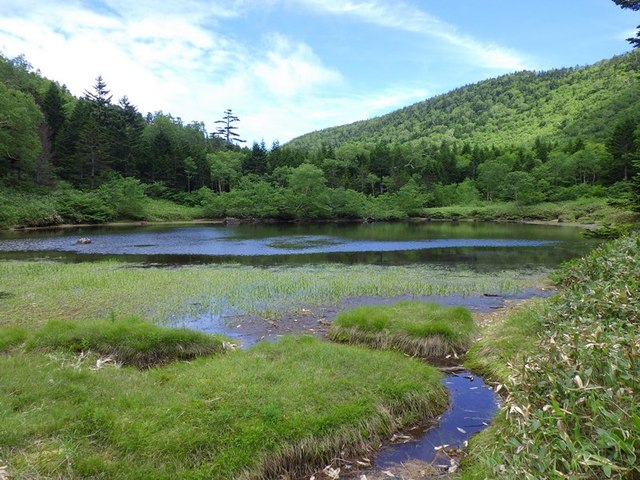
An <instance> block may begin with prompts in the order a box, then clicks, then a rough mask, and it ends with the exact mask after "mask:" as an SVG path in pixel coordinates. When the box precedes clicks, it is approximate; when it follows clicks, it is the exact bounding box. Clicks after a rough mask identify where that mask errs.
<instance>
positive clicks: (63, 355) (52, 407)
mask: <svg viewBox="0 0 640 480" xmlns="http://www.w3.org/2000/svg"><path fill="white" fill-rule="evenodd" d="M79 358H80V357H78V356H77V355H74V354H72V353H70V352H68V351H67V350H65V349H62V350H60V349H56V350H52V351H43V350H40V349H35V350H29V351H22V352H20V353H14V354H13V355H0V371H2V372H11V375H0V417H1V418H2V419H3V420H2V422H0V458H2V459H3V462H4V463H5V464H7V465H8V473H9V475H10V476H11V478H69V479H74V478H95V477H103V478H112V479H125V478H126V479H129V478H154V479H173V478H209V479H213V480H218V479H231V478H244V479H265V480H266V479H273V478H279V476H280V474H283V475H284V474H286V475H288V476H287V478H298V477H301V476H305V475H307V476H310V475H311V474H312V473H313V471H314V468H319V469H322V467H324V466H325V465H326V464H328V463H329V462H330V461H331V460H333V459H334V458H336V457H340V456H342V455H343V454H349V453H364V452H366V451H368V450H369V449H370V448H371V447H372V446H377V444H378V442H379V440H380V438H382V437H383V436H385V435H386V434H388V433H389V432H391V431H392V430H393V429H395V428H396V427H399V426H403V425H407V424H409V423H412V422H415V421H417V420H420V419H423V418H425V417H432V416H435V415H438V414H439V413H441V412H442V410H443V409H444V408H445V406H446V403H447V400H446V393H445V391H444V389H443V387H442V386H441V384H440V378H441V376H440V374H439V372H437V370H435V369H434V368H432V367H429V366H428V365H425V364H424V363H422V362H420V361H418V360H414V359H410V358H406V357H405V356H403V355H401V354H399V353H397V352H381V351H370V350H367V349H364V348H357V347H349V346H343V345H335V344H329V343H326V342H321V341H319V340H316V339H313V338H310V337H298V338H295V337H285V338H283V339H281V340H280V341H278V342H275V343H268V342H264V343H261V344H258V345H256V346H255V347H253V348H251V349H249V350H247V351H237V352H232V353H229V354H227V355H221V356H215V357H205V358H199V359H196V360H194V361H191V362H174V363H170V364H167V365H165V366H163V367H160V368H154V369H146V370H139V369H136V368H128V367H122V368H112V367H104V368H101V369H95V368H94V365H95V357H93V358H91V357H84V359H82V358H80V359H79Z"/></svg>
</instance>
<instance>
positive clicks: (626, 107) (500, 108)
mask: <svg viewBox="0 0 640 480" xmlns="http://www.w3.org/2000/svg"><path fill="white" fill-rule="evenodd" d="M639 69H640V52H638V51H633V52H631V53H628V54H626V55H622V56H618V57H614V58H612V59H610V60H604V61H601V62H599V63H597V64H595V65H591V66H587V67H575V68H563V69H559V70H550V71H547V72H531V71H523V72H518V73H513V74H509V75H503V76H501V77H498V78H494V79H490V80H485V81H482V82H479V83H476V84H473V85H468V86H465V87H462V88H458V89H456V90H454V91H452V92H449V93H445V94H443V95H438V96H436V97H433V98H430V99H428V100H426V101H423V102H419V103H416V104H413V105H411V106H408V107H405V108H402V109H400V110H397V111H394V112H392V113H389V114H387V115H383V116H381V117H377V118H373V119H370V120H364V121H359V122H355V123H352V124H349V125H343V126H339V127H332V128H328V129H325V130H321V131H316V132H313V133H308V134H306V135H303V136H301V137H298V138H296V139H294V140H292V141H291V142H290V143H289V144H288V145H290V146H291V147H295V148H302V149H319V148H321V147H323V146H331V147H333V148H336V147H338V146H340V145H342V144H345V143H359V144H364V145H375V144H377V143H380V142H382V143H399V144H405V143H410V144H416V143H420V142H425V141H426V142H428V143H432V144H440V143H441V142H442V141H447V142H452V143H453V142H469V143H472V144H474V145H478V146H489V147H490V146H498V147H505V146H511V145H532V144H533V142H534V141H535V139H536V138H543V139H547V140H553V141H566V140H569V139H574V138H575V137H577V136H583V137H584V138H589V139H591V140H594V141H605V140H606V138H607V135H608V134H610V133H611V129H612V128H613V125H614V124H615V122H616V121H617V120H618V119H619V118H621V117H624V116H627V115H632V116H635V115H636V114H637V112H638V111H640V108H639V107H640V89H639V88H638V84H637V78H638V72H639Z"/></svg>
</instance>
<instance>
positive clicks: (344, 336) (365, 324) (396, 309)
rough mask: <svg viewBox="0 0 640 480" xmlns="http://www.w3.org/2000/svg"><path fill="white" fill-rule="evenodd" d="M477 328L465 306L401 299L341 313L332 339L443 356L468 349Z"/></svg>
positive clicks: (411, 353) (332, 326) (333, 327)
mask: <svg viewBox="0 0 640 480" xmlns="http://www.w3.org/2000/svg"><path fill="white" fill-rule="evenodd" d="M473 330H474V327H473V318H472V317H471V312H469V310H467V309H466V308H464V307H444V306H441V305H438V304H435V303H426V302H399V303H396V304H393V305H387V306H375V307H374V306H363V307H358V308H355V309H352V310H347V311H344V312H342V313H340V314H339V315H338V316H337V317H336V319H335V320H334V321H333V323H332V325H331V328H330V329H329V339H331V340H333V341H337V342H341V343H350V344H361V345H367V346H370V347H372V348H380V349H391V350H399V351H402V352H405V353H407V354H409V355H412V356H418V357H426V358H431V357H440V358H442V357H445V356H452V355H456V354H457V353H462V352H464V351H466V350H467V348H469V345H470V344H471V335H472V333H473Z"/></svg>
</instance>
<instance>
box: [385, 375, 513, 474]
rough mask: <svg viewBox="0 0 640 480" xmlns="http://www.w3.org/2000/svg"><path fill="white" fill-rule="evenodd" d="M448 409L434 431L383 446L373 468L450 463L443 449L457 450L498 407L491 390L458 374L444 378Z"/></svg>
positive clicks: (468, 376)
mask: <svg viewBox="0 0 640 480" xmlns="http://www.w3.org/2000/svg"><path fill="white" fill-rule="evenodd" d="M444 384H445V386H446V387H447V390H448V391H449V396H450V405H449V409H448V410H447V411H446V412H445V413H444V414H443V415H442V416H441V417H440V418H439V419H438V424H437V426H436V427H434V428H430V429H428V430H426V431H425V432H424V433H422V434H421V435H418V438H416V439H414V440H411V441H408V442H407V443H400V444H392V445H387V446H385V447H383V448H382V449H381V450H380V452H379V453H378V454H377V456H376V460H375V469H376V470H384V469H385V468H387V467H390V466H393V465H398V464H401V463H403V462H407V461H409V460H415V459H419V460H422V461H425V462H434V463H435V464H444V465H448V464H449V459H448V457H447V455H446V453H445V451H446V449H450V448H454V449H456V448H457V449H459V448H462V447H463V446H464V443H465V442H466V441H467V440H469V438H470V437H471V435H473V434H474V433H477V432H479V431H481V430H483V429H485V428H486V427H487V426H488V425H489V424H490V423H491V421H492V419H493V416H494V415H495V413H496V412H497V410H498V407H499V405H500V403H499V399H498V396H497V395H496V394H495V393H494V391H493V389H492V388H491V387H490V386H488V385H486V384H485V383H484V382H483V381H482V379H481V378H480V377H478V376H476V375H474V374H473V373H470V372H466V371H461V372H457V373H455V374H451V375H447V376H446V377H445V379H444Z"/></svg>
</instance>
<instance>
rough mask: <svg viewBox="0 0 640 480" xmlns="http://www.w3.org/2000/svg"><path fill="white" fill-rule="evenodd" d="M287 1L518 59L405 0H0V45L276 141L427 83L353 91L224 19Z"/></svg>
mask: <svg viewBox="0 0 640 480" xmlns="http://www.w3.org/2000/svg"><path fill="white" fill-rule="evenodd" d="M16 3H17V4H18V5H9V4H16ZM292 5H293V6H294V7H297V10H300V5H304V7H305V8H304V9H303V11H305V12H306V13H309V11H314V12H323V13H324V14H330V15H347V16H350V17H351V18H353V19H355V20H356V21H359V22H365V23H368V24H374V25H378V26H380V27H383V28H391V29H396V30H402V31H409V32H413V33H415V34H417V35H421V36H425V37H430V38H436V39H439V40H441V41H442V42H444V43H445V44H447V45H449V46H451V47H452V48H454V49H457V50H458V51H459V52H461V53H460V55H464V56H465V57H467V58H466V61H473V62H477V63H480V64H482V65H483V66H484V67H490V68H495V69H502V70H503V71H504V70H516V69H520V68H522V67H523V66H525V62H524V60H523V59H522V58H521V57H520V56H519V55H518V54H516V53H514V52H510V51H508V50H507V49H504V48H501V47H498V46H492V45H489V44H484V43H481V42H478V41H476V40H475V39H473V38H471V37H468V36H465V35H460V34H459V32H457V30H456V29H455V27H453V26H452V25H449V24H447V23H445V22H442V21H441V20H439V19H438V18H435V17H433V16H431V15H429V14H428V13H427V12H425V11H422V10H419V9H417V8H415V7H412V6H411V5H409V4H407V3H404V2H393V6H392V5H391V3H387V2H383V1H382V0H370V1H364V0H362V1H347V2H344V1H337V0H262V1H258V0H224V1H223V0H183V1H181V2H158V1H157V0H137V1H133V2H132V1H131V0H91V1H87V0H23V1H21V2H15V1H11V0H0V50H1V51H2V52H3V53H5V54H6V55H8V56H15V55H18V54H22V53H23V54H25V55H26V57H27V59H28V60H29V61H30V62H31V63H32V64H33V65H34V66H36V67H37V68H40V69H41V70H42V72H43V74H44V75H46V76H47V77H49V78H52V79H55V80H58V81H60V82H61V83H64V84H66V85H67V86H68V88H69V89H70V90H71V91H72V93H74V94H76V95H82V92H83V91H84V90H87V89H90V88H91V85H92V84H93V83H94V80H95V77H96V76H97V75H99V74H100V75H102V76H103V77H104V79H105V80H106V81H107V83H108V87H109V88H110V89H111V93H112V94H113V95H114V98H116V99H117V98H119V97H121V96H123V95H127V96H128V97H129V98H130V100H131V101H132V102H133V103H134V104H136V105H138V107H139V109H140V110H141V111H142V112H146V111H157V110H162V111H164V112H170V113H172V114H173V115H175V116H181V117H182V118H183V119H185V121H191V120H197V121H205V123H206V124H207V125H210V126H211V128H212V126H213V121H214V120H216V119H218V118H219V117H220V116H221V115H222V113H223V112H224V110H225V109H227V108H233V110H234V112H235V113H237V114H238V115H239V116H240V117H241V133H242V135H243V136H244V137H245V138H247V139H248V140H250V141H251V140H260V139H261V138H264V139H265V140H267V141H271V140H273V139H276V138H278V139H280V140H281V141H286V140H289V139H291V138H293V137H295V136H297V135H300V134H303V133H305V132H307V131H311V130H316V129H319V128H325V127H328V126H331V125H336V124H342V123H348V122H352V121H355V120H360V119H365V118H370V117H372V116H375V115H379V114H381V113H385V112H387V111H390V110H393V109H394V108H398V107H401V106H403V105H406V104H409V103H413V102H415V101H418V100H422V99H424V98H426V97H427V96H428V94H429V93H431V92H429V91H428V90H426V89H425V88H417V87H416V85H415V83H412V82H410V81H407V80H406V79H404V78H400V79H397V80H387V81H386V82H387V83H382V84H379V85H378V87H375V88H374V89H373V90H371V89H369V90H368V91H364V90H363V91H361V90H358V89H357V87H355V85H354V84H353V80H352V79H350V78H347V77H346V76H345V74H344V72H342V71H340V69H339V68H338V66H337V65H335V64H333V63H332V59H330V58H321V57H320V56H319V54H318V53H317V52H316V51H315V50H314V48H313V46H312V45H311V44H310V43H308V42H306V41H302V40H301V39H299V38H296V37H295V36H292V35H291V34H285V33H282V32H278V31H275V30H272V31H269V30H268V28H269V27H267V30H266V31H263V32H261V34H259V35H255V36H253V37H252V39H251V40H249V39H245V38H243V37H242V36H241V35H238V36H235V37H232V36H230V34H229V33H228V32H229V31H232V29H229V28H225V27H226V26H228V24H229V23H232V22H235V21H242V19H243V17H246V16H248V15H249V13H251V12H256V11H260V12H266V11H267V10H269V9H276V8H279V7H282V6H289V7H291V6H292Z"/></svg>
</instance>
